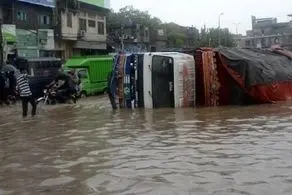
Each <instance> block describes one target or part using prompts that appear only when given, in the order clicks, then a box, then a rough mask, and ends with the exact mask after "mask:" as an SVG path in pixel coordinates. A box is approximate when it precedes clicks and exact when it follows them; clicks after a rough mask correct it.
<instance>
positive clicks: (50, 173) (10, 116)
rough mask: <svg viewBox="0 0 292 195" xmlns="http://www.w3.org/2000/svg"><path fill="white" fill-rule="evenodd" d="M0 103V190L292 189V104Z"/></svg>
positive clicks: (216, 193) (272, 194)
mask: <svg viewBox="0 0 292 195" xmlns="http://www.w3.org/2000/svg"><path fill="white" fill-rule="evenodd" d="M20 110H21V108H20V105H18V106H13V107H11V108H6V107H3V108H1V111H0V195H6V194H12V195H14V194H15V195H19V194H21V195H30V194H37V195H39V194H40V195H47V194H48V195H49V194H54V195H59V194H62V195H73V194H76V195H95V194H96V195H108V194H109V195H120V194H129V195H130V194H160V195H164V194H165V195H172V194H179V195H184V194H196V195H205V194H206V195H209V194H210V195H229V194H230V195H231V194H232V195H237V194H238V195H241V194H242V195H250V194H256V195H261V194H263V195H276V194H277V195H280V194H281V195H282V194H287V195H288V194H289V195H291V194H292V150H291V148H292V105H287V104H286V105H285V104H283V105H263V106H251V107H222V108H198V109H185V110H183V109H177V110H173V109H165V110H163V109H162V110H155V111H152V110H146V111H145V110H142V109H137V110H135V111H132V110H118V111H116V112H113V111H112V110H111V108H110V107H109V103H108V100H107V98H106V97H103V98H99V99H98V98H90V99H88V100H83V101H82V102H79V103H78V104H77V105H62V106H43V105H42V106H41V107H40V109H39V116H38V117H37V118H35V119H31V118H28V119H26V120H22V119H21V118H20V114H21V113H20Z"/></svg>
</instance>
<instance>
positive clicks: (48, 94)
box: [37, 86, 57, 105]
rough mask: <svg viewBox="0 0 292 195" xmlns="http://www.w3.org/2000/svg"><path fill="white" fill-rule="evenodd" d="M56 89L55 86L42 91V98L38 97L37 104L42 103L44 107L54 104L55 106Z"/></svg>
mask: <svg viewBox="0 0 292 195" xmlns="http://www.w3.org/2000/svg"><path fill="white" fill-rule="evenodd" d="M56 89H57V88H56V86H53V87H51V88H47V89H44V91H43V93H44V96H43V97H40V98H39V99H37V103H40V102H42V101H43V103H44V104H45V105H54V104H56V103H57V99H56V93H57V92H56Z"/></svg>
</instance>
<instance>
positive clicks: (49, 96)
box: [37, 85, 78, 105]
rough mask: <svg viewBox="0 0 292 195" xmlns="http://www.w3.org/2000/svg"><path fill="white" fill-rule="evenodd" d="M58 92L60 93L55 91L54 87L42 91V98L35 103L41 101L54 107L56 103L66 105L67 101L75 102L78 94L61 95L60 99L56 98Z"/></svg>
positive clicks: (55, 87)
mask: <svg viewBox="0 0 292 195" xmlns="http://www.w3.org/2000/svg"><path fill="white" fill-rule="evenodd" d="M58 92H60V91H58V90H57V86H56V85H55V86H53V87H51V88H48V89H44V96H43V97H41V98H39V99H38V100H37V103H40V102H42V101H43V103H44V104H45V105H54V104H56V103H66V102H69V101H73V102H74V103H76V102H77V99H78V92H76V93H74V94H70V95H62V98H60V96H58V94H57V93H58ZM59 95H60V94H59Z"/></svg>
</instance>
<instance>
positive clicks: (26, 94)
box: [17, 70, 37, 118]
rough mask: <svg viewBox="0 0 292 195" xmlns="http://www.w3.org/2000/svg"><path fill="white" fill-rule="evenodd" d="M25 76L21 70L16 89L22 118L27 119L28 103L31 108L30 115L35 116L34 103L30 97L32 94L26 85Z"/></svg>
mask: <svg viewBox="0 0 292 195" xmlns="http://www.w3.org/2000/svg"><path fill="white" fill-rule="evenodd" d="M27 77H28V76H27V74H25V71H24V70H22V71H21V74H20V75H19V76H18V77H17V87H18V90H19V94H20V98H21V101H22V116H23V117H24V118H25V117H27V111H28V103H30V104H31V106H32V111H31V115H32V116H35V115H36V109H37V105H36V101H35V100H34V98H33V97H32V93H31V90H30V87H29V84H28V78H27Z"/></svg>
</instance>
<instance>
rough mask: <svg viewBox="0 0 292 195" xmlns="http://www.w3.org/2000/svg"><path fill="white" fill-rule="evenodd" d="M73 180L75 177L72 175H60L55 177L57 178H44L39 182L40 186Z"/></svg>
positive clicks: (63, 183) (61, 183) (62, 183)
mask: <svg viewBox="0 0 292 195" xmlns="http://www.w3.org/2000/svg"><path fill="white" fill-rule="evenodd" d="M74 180H75V178H73V177H68V176H60V177H57V178H50V179H46V180H44V181H43V182H42V183H41V184H40V186H41V187H44V186H59V185H65V184H67V183H70V182H72V181H74Z"/></svg>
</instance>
